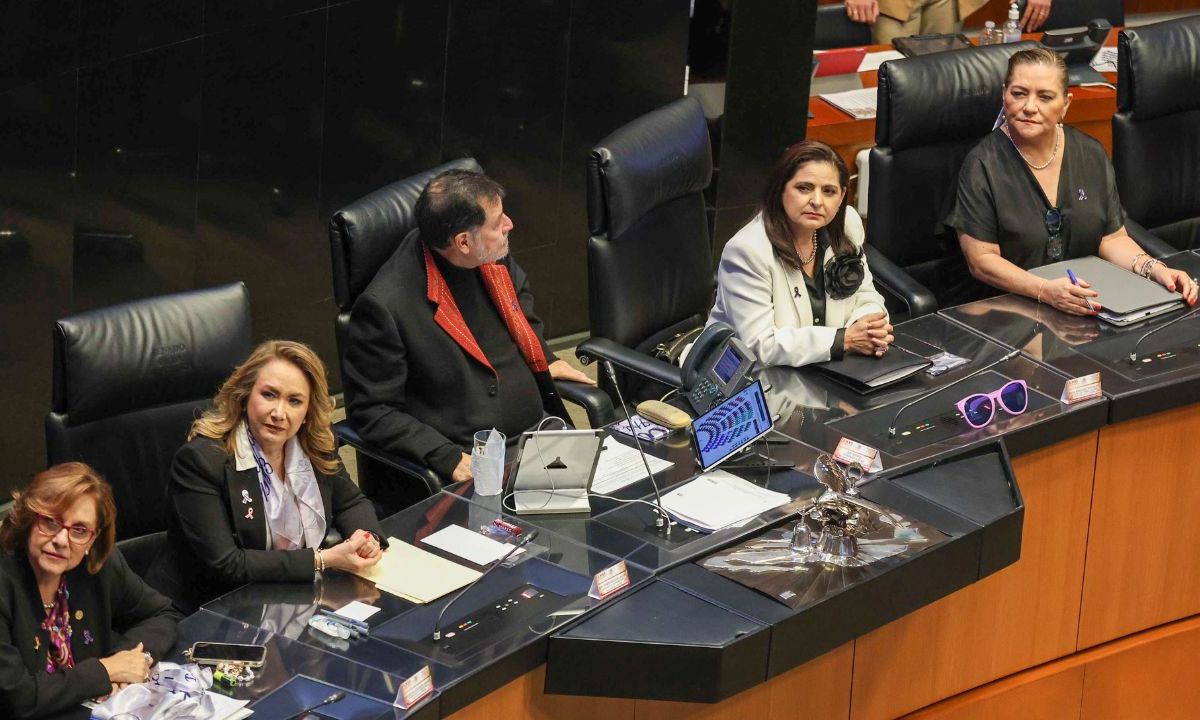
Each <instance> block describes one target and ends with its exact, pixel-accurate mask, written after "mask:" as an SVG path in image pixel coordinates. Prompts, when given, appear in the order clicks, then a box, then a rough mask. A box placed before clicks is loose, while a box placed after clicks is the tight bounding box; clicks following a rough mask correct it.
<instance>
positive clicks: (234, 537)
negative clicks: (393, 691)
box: [148, 340, 382, 612]
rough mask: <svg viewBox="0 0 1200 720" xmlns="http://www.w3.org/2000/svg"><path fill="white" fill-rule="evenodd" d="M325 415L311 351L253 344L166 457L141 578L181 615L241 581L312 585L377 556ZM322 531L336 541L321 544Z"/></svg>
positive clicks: (323, 389)
mask: <svg viewBox="0 0 1200 720" xmlns="http://www.w3.org/2000/svg"><path fill="white" fill-rule="evenodd" d="M332 412H333V400H332V399H331V398H330V397H329V386H328V384H327V383H326V380H325V365H324V363H322V362H321V359H320V358H318V357H317V355H316V353H314V352H313V351H312V348H310V347H308V346H307V345H304V344H303V343H298V342H290V341H286V340H268V341H266V342H264V343H262V344H261V345H259V346H258V347H257V348H255V349H254V352H252V353H251V354H250V357H249V358H247V359H246V361H245V362H243V363H242V364H241V365H239V366H238V367H237V368H236V369H235V370H234V371H233V374H232V375H230V376H229V378H228V379H227V380H226V381H225V383H224V384H223V385H222V386H221V389H220V390H219V391H217V395H216V397H215V398H213V404H212V407H211V408H210V409H209V410H208V411H206V412H205V413H204V414H203V415H201V416H200V418H199V419H198V420H196V422H195V423H193V424H192V431H191V433H190V435H189V437H188V442H187V444H185V445H184V446H183V447H182V448H180V449H179V452H177V453H176V454H175V462H174V464H173V465H172V466H171V479H170V482H169V484H168V485H167V503H168V508H169V509H170V514H169V515H168V517H167V541H168V542H167V547H166V548H165V552H164V553H163V554H162V555H161V556H159V559H158V560H157V561H156V562H155V564H154V566H153V567H152V568H151V570H150V574H149V576H148V579H149V581H150V583H151V584H153V585H154V586H155V587H157V588H159V589H160V590H162V591H163V592H164V593H166V594H167V595H168V596H170V597H171V599H172V600H174V601H175V605H176V607H178V608H179V609H180V610H182V611H184V612H192V611H194V610H195V609H196V608H197V607H198V606H199V605H200V604H201V603H204V602H206V601H207V600H209V599H210V598H213V597H216V596H217V595H220V594H222V593H224V592H226V591H228V590H231V589H233V588H235V587H237V586H238V585H243V584H245V583H248V582H305V581H307V582H312V581H313V579H314V578H315V577H316V576H317V574H319V573H321V572H323V571H324V570H326V569H336V570H344V571H347V572H356V571H358V570H361V569H363V568H366V567H369V566H371V565H374V564H375V563H377V562H379V558H380V557H381V552H382V549H381V547H380V546H381V538H380V529H379V521H378V520H377V519H376V517H375V509H374V507H373V506H372V505H371V501H370V500H368V499H367V498H365V497H363V495H362V493H360V492H359V490H358V488H357V487H356V486H355V485H354V483H353V482H351V481H350V477H349V476H348V475H347V474H346V469H345V468H344V467H342V465H341V463H340V462H339V461H338V457H337V453H336V447H335V443H334V437H333V430H332V424H331V422H330V415H331V414H332ZM329 528H336V529H337V531H338V533H339V534H340V535H341V538H343V539H342V541H341V542H338V543H336V544H330V543H329V541H328V539H327V536H326V535H327V531H328V529H329Z"/></svg>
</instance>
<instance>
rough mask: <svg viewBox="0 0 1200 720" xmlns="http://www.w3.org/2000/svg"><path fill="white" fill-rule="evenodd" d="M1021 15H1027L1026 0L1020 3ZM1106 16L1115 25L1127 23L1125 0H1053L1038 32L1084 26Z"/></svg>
mask: <svg viewBox="0 0 1200 720" xmlns="http://www.w3.org/2000/svg"><path fill="white" fill-rule="evenodd" d="M1019 8H1020V10H1021V16H1022V17H1024V15H1025V0H1021V3H1020V4H1019ZM1097 18H1104V19H1105V20H1107V21H1108V22H1109V23H1111V24H1112V25H1113V26H1114V27H1117V26H1120V25H1124V24H1125V0H1053V2H1051V3H1050V14H1049V15H1047V16H1046V22H1045V23H1043V24H1042V27H1040V28H1038V32H1044V31H1046V30H1059V29H1061V28H1069V27H1083V26H1085V25H1087V24H1088V23H1089V22H1091V21H1092V20H1095V19H1097Z"/></svg>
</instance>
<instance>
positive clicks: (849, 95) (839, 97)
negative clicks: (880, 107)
mask: <svg viewBox="0 0 1200 720" xmlns="http://www.w3.org/2000/svg"><path fill="white" fill-rule="evenodd" d="M878 94H879V88H873V87H872V88H862V89H861V90H847V91H845V92H839V93H826V94H824V95H821V99H822V100H824V101H825V102H827V103H829V104H830V105H832V106H834V107H835V108H837V109H838V110H841V111H842V112H844V113H846V114H848V115H850V116H852V117H854V118H855V119H858V120H868V119H870V118H873V117H875V110H876V103H877V98H878Z"/></svg>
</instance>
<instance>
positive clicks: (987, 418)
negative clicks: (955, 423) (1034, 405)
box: [955, 380, 1029, 428]
mask: <svg viewBox="0 0 1200 720" xmlns="http://www.w3.org/2000/svg"><path fill="white" fill-rule="evenodd" d="M997 405H999V406H1000V407H1002V408H1004V410H1005V412H1007V413H1008V414H1009V415H1020V414H1021V413H1023V412H1025V408H1027V407H1029V387H1028V386H1027V385H1026V384H1025V381H1024V380H1012V381H1010V382H1008V383H1006V384H1005V385H1004V387H1002V388H1000V389H999V390H996V391H993V392H990V393H976V394H974V395H968V396H966V397H965V398H963V399H962V400H959V401H958V404H957V405H955V407H957V408H958V412H959V413H960V414H961V415H962V416H963V419H965V420H966V421H967V424H969V425H970V426H971V427H973V428H981V427H983V426H984V425H987V424H988V423H990V422H991V421H992V419H993V418H994V417H996V406H997Z"/></svg>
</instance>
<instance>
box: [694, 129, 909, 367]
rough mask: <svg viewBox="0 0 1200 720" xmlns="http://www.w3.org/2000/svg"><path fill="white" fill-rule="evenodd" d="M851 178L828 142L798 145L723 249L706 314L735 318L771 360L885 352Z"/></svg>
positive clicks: (883, 324)
mask: <svg viewBox="0 0 1200 720" xmlns="http://www.w3.org/2000/svg"><path fill="white" fill-rule="evenodd" d="M849 177H850V174H849V171H848V170H847V169H846V165H845V163H843V162H842V159H841V158H840V157H838V155H837V153H835V152H834V151H833V149H832V148H830V147H829V146H828V145H825V144H824V143H820V142H816V141H812V140H806V141H804V142H801V143H797V144H795V145H793V146H792V147H790V148H788V149H787V151H785V152H784V154H783V157H781V158H780V159H779V162H777V163H776V164H775V168H774V169H773V170H772V171H771V176H770V178H769V180H768V183H767V187H766V189H765V190H764V192H763V200H762V205H761V207H760V212H759V213H758V214H757V215H756V216H755V217H754V219H752V220H751V221H750V222H749V223H747V224H746V226H745V227H743V228H742V229H741V230H739V231H738V232H737V234H736V235H734V236H733V238H732V239H730V241H729V243H728V244H727V245H726V246H725V250H724V251H723V252H722V253H721V265H720V268H719V269H718V271H717V301H716V305H714V306H713V309H712V312H710V313H709V315H708V322H709V323H712V322H714V321H720V322H724V323H727V324H729V325H731V326H732V327H733V329H734V330H735V331H736V332H737V336H738V338H740V339H741V340H742V342H744V343H746V345H747V347H749V348H750V349H751V350H752V351H753V352H754V354H755V355H756V356H758V359H759V361H760V362H761V363H762V364H763V365H764V366H772V365H790V366H797V367H798V366H801V365H807V364H809V363H814V362H823V361H826V360H831V359H833V360H837V359H840V358H841V357H842V356H843V355H844V353H847V352H855V353H860V354H863V355H882V354H884V353H885V352H887V348H888V346H889V345H891V343H892V342H893V340H894V338H893V336H892V326H891V324H890V323H889V322H888V316H887V310H886V309H885V308H884V302H883V296H882V295H880V294H879V293H878V292H877V291H876V290H875V285H874V283H873V282H872V279H871V270H870V269H869V268H868V267H867V261H866V257H865V256H864V255H863V251H862V244H863V235H864V232H863V224H862V219H861V218H859V216H858V213H856V212H855V211H854V209H853V208H850V207H847V205H846V203H845V199H846V186H847V184H848V183H849Z"/></svg>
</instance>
